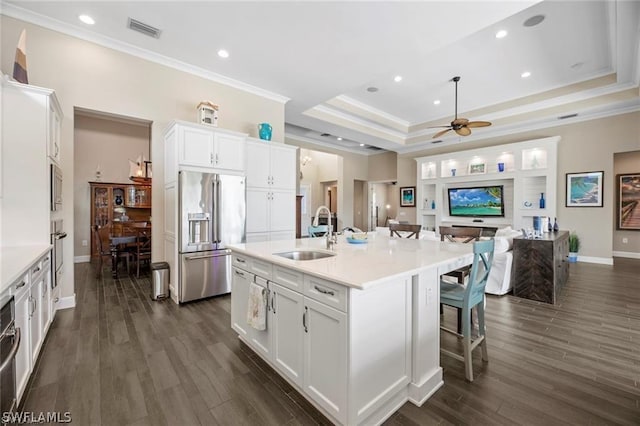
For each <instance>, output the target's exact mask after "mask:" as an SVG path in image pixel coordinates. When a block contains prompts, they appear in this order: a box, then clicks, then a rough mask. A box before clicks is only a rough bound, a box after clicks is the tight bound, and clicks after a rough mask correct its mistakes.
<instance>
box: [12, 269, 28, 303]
mask: <svg viewBox="0 0 640 426" xmlns="http://www.w3.org/2000/svg"><path fill="white" fill-rule="evenodd" d="M31 269H33V267H31V268H29V270H31ZM30 283H31V281H30V280H29V271H27V272H25V273H24V275H22V277H20V278H18V279H17V280H15V282H14V283H13V284H11V294H13V295H14V296H15V298H16V300H17V299H19V298H20V296H21V295H22V294H23V293H24V292H25V291H29V284H30Z"/></svg>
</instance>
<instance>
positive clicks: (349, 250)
mask: <svg viewBox="0 0 640 426" xmlns="http://www.w3.org/2000/svg"><path fill="white" fill-rule="evenodd" d="M333 247H334V248H333V252H334V253H336V256H332V257H327V258H324V259H316V260H290V259H287V258H284V257H281V256H276V255H274V253H282V252H287V251H292V250H320V251H327V250H326V239H325V238H304V239H299V240H284V241H269V242H261V243H247V244H232V245H230V246H229V248H230V249H231V250H233V251H234V252H238V253H242V254H246V255H247V256H252V257H256V258H260V259H263V260H265V261H268V262H271V263H274V264H278V265H282V266H285V267H288V268H291V269H295V270H298V271H300V272H303V273H305V274H310V275H314V276H317V277H321V278H324V279H327V280H329V281H333V282H337V283H339V284H342V285H346V286H349V287H354V288H358V289H366V288H368V287H370V286H372V285H375V284H376V283H379V282H382V281H384V280H387V279H389V278H392V277H395V276H402V275H407V274H411V275H413V274H416V273H418V272H420V271H421V270H423V269H426V268H432V267H434V266H439V265H443V264H447V263H450V262H453V261H456V260H461V259H462V260H464V262H465V263H466V264H470V263H471V262H472V260H473V245H472V244H450V243H446V242H445V243H441V242H439V241H428V240H416V239H400V238H390V237H387V236H382V235H375V234H370V235H369V237H368V240H367V243H366V244H350V243H348V242H347V241H346V239H345V237H344V236H339V237H338V244H335V245H334V246H333ZM463 264H464V263H463Z"/></svg>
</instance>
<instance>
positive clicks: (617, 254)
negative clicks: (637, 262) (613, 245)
mask: <svg viewBox="0 0 640 426" xmlns="http://www.w3.org/2000/svg"><path fill="white" fill-rule="evenodd" d="M613 257H627V258H629V259H640V253H634V252H632V251H614V252H613Z"/></svg>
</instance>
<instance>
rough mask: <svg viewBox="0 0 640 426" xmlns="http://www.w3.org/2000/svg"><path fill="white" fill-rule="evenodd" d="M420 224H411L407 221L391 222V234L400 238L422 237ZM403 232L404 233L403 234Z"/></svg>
mask: <svg viewBox="0 0 640 426" xmlns="http://www.w3.org/2000/svg"><path fill="white" fill-rule="evenodd" d="M421 229H422V227H421V226H420V225H409V224H406V223H390V224H389V236H391V237H394V236H396V237H400V238H415V239H416V240H417V239H418V238H420V230H421ZM401 232H402V234H401Z"/></svg>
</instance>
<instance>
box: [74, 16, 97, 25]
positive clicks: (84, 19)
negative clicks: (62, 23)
mask: <svg viewBox="0 0 640 426" xmlns="http://www.w3.org/2000/svg"><path fill="white" fill-rule="evenodd" d="M78 19H79V20H80V21H82V22H83V23H85V24H87V25H93V24H95V23H96V21H95V20H94V19H93V18H92V17H91V16H89V15H80V16H78Z"/></svg>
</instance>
